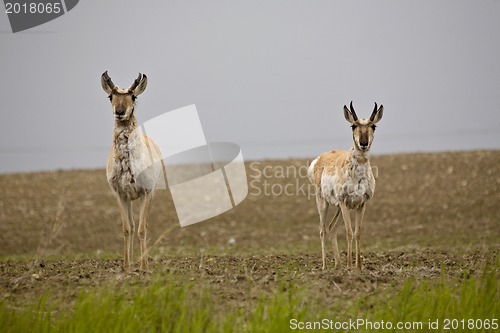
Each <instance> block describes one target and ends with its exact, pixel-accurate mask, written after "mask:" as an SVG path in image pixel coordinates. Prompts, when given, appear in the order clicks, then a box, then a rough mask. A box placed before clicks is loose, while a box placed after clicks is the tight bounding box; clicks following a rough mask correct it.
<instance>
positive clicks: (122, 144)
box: [107, 134, 150, 200]
mask: <svg viewBox="0 0 500 333" xmlns="http://www.w3.org/2000/svg"><path fill="white" fill-rule="evenodd" d="M111 154H112V156H111V158H110V160H109V162H108V163H109V164H108V169H107V177H108V182H109V184H110V186H111V188H112V189H113V191H114V192H115V193H117V194H118V195H119V196H120V197H125V198H128V199H130V200H135V199H137V198H139V197H140V196H141V195H142V194H144V193H145V189H144V188H145V186H141V183H142V179H141V178H140V177H141V173H142V171H143V170H145V169H146V168H147V167H148V166H149V164H150V157H149V155H148V150H147V147H146V144H145V142H144V138H143V137H140V136H137V135H134V134H130V135H129V134H123V135H119V136H118V137H117V138H116V140H115V142H114V147H113V148H112V150H111ZM148 163H149V164H148Z"/></svg>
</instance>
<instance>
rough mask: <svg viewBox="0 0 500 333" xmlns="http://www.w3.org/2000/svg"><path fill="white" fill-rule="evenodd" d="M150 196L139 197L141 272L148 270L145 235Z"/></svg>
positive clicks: (151, 197)
mask: <svg viewBox="0 0 500 333" xmlns="http://www.w3.org/2000/svg"><path fill="white" fill-rule="evenodd" d="M152 199H153V195H152V194H146V195H144V196H143V197H141V208H140V212H139V230H138V231H139V232H138V234H139V241H140V244H141V271H143V272H146V271H147V270H148V246H147V236H148V235H147V233H148V216H149V208H150V206H151V201H152Z"/></svg>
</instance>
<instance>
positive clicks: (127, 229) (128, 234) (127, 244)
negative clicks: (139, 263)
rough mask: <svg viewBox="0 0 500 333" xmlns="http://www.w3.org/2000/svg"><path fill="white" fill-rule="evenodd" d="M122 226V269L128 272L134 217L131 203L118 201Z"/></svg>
mask: <svg viewBox="0 0 500 333" xmlns="http://www.w3.org/2000/svg"><path fill="white" fill-rule="evenodd" d="M118 202H119V204H120V212H121V216H122V225H123V243H124V246H123V269H124V270H125V271H128V270H129V269H130V263H131V262H132V259H133V258H132V257H133V247H134V229H135V223H134V216H133V213H132V202H131V201H129V200H125V199H118Z"/></svg>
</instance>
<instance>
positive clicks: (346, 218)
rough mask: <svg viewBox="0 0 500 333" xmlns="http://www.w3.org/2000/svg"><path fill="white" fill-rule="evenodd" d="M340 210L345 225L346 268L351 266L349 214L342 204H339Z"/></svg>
mask: <svg viewBox="0 0 500 333" xmlns="http://www.w3.org/2000/svg"><path fill="white" fill-rule="evenodd" d="M340 209H341V210H342V218H343V219H344V224H345V233H346V239H347V268H350V267H351V266H352V227H351V216H350V213H349V208H347V206H346V205H345V204H343V203H341V204H340Z"/></svg>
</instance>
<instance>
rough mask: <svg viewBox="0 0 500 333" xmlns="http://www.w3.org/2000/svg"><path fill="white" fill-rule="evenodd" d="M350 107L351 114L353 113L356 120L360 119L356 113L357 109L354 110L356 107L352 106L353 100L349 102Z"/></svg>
mask: <svg viewBox="0 0 500 333" xmlns="http://www.w3.org/2000/svg"><path fill="white" fill-rule="evenodd" d="M349 108H350V109H351V114H352V117H353V118H354V121H356V120H358V116H357V115H356V111H354V108H353V107H352V101H351V104H349Z"/></svg>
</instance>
